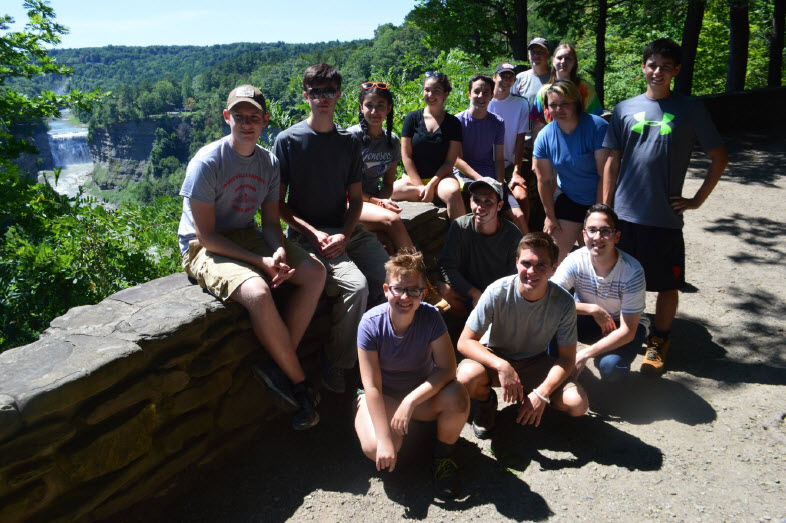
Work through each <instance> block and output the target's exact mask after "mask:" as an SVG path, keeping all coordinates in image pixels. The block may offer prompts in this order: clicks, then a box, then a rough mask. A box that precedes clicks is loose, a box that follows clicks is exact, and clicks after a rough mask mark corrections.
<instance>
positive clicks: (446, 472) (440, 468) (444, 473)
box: [433, 458, 461, 498]
mask: <svg viewBox="0 0 786 523" xmlns="http://www.w3.org/2000/svg"><path fill="white" fill-rule="evenodd" d="M433 466H434V490H436V491H437V495H438V496H440V497H445V498H455V497H456V496H458V495H459V494H460V493H461V480H460V479H459V477H458V465H456V462H455V461H453V460H452V459H451V458H434V463H433Z"/></svg>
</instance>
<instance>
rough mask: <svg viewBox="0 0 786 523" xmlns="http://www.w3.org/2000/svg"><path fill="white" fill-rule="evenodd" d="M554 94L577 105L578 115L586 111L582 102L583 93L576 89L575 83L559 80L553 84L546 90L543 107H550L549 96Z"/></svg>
mask: <svg viewBox="0 0 786 523" xmlns="http://www.w3.org/2000/svg"><path fill="white" fill-rule="evenodd" d="M552 93H554V94H557V95H559V96H561V97H562V98H564V99H565V101H566V102H568V103H575V104H576V112H577V113H578V114H581V113H582V112H583V111H584V107H583V105H584V104H583V103H582V102H581V93H579V88H578V87H576V84H574V83H573V82H569V81H568V80H557V81H556V82H554V83H553V84H551V85H550V86H549V87H548V89H546V96H544V97H543V98H544V100H543V105H545V106H546V107H548V105H549V95H550V94H552Z"/></svg>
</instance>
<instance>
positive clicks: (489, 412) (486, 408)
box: [472, 389, 497, 439]
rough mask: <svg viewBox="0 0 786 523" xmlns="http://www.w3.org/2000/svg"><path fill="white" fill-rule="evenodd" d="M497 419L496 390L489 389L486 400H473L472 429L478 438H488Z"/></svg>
mask: <svg viewBox="0 0 786 523" xmlns="http://www.w3.org/2000/svg"><path fill="white" fill-rule="evenodd" d="M496 419H497V392H496V391H495V390H494V389H491V392H489V397H488V399H487V400H486V401H475V416H473V418H472V431H473V432H474V433H475V436H476V437H477V438H478V439H489V438H490V437H491V433H492V432H493V431H494V423H495V420H496Z"/></svg>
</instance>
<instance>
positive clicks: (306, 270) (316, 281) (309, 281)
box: [295, 256, 327, 287]
mask: <svg viewBox="0 0 786 523" xmlns="http://www.w3.org/2000/svg"><path fill="white" fill-rule="evenodd" d="M295 272H296V273H297V272H301V273H302V274H303V281H304V283H305V284H306V285H319V286H320V287H321V286H323V285H324V284H325V277H326V275H327V271H326V270H325V266H324V265H322V262H320V261H319V260H315V259H314V258H311V257H310V256H309V258H308V259H307V260H305V261H304V262H303V263H301V264H300V265H298V266H297V269H296V270H295Z"/></svg>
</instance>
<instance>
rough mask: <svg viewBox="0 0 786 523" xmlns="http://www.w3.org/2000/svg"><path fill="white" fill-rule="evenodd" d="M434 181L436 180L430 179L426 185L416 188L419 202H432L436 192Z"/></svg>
mask: <svg viewBox="0 0 786 523" xmlns="http://www.w3.org/2000/svg"><path fill="white" fill-rule="evenodd" d="M435 180H436V178H432V179H431V180H429V182H428V183H427V184H426V185H421V186H419V187H418V191H420V194H419V195H420V201H421V202H430V201H432V200H434V193H436V192H437V182H436V181H435Z"/></svg>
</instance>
